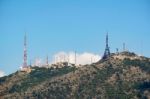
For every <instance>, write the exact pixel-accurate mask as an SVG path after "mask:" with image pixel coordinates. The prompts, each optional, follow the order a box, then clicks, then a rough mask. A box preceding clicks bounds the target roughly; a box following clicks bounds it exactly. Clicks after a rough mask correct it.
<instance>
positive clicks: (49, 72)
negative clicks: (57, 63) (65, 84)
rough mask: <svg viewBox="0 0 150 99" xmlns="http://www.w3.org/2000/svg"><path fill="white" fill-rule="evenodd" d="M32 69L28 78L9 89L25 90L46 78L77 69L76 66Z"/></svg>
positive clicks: (11, 91) (12, 90)
mask: <svg viewBox="0 0 150 99" xmlns="http://www.w3.org/2000/svg"><path fill="white" fill-rule="evenodd" d="M32 69H34V70H33V71H32V72H31V73H29V74H28V75H27V78H26V79H25V80H24V81H23V82H21V83H19V84H14V86H12V88H11V89H10V90H9V92H10V93H14V92H25V91H26V90H27V89H28V88H29V87H33V86H36V85H37V84H40V83H41V82H43V81H45V80H48V79H51V78H53V77H56V76H61V75H64V74H67V73H69V72H72V71H75V70H76V68H75V67H67V66H66V67H63V68H57V69H54V68H44V67H43V68H39V67H34V68H32Z"/></svg>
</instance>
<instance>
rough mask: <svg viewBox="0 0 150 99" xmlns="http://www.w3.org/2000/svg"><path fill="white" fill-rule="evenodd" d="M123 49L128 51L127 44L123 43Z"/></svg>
mask: <svg viewBox="0 0 150 99" xmlns="http://www.w3.org/2000/svg"><path fill="white" fill-rule="evenodd" d="M123 51H126V44H125V43H123Z"/></svg>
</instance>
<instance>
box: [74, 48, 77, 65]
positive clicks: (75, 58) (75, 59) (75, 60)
mask: <svg viewBox="0 0 150 99" xmlns="http://www.w3.org/2000/svg"><path fill="white" fill-rule="evenodd" d="M76 54H77V52H76V51H75V56H74V62H75V63H74V64H75V65H76V63H77V55H76Z"/></svg>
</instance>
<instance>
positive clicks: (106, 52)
mask: <svg viewBox="0 0 150 99" xmlns="http://www.w3.org/2000/svg"><path fill="white" fill-rule="evenodd" d="M109 56H110V50H109V46H108V33H107V34H106V48H105V52H104V55H103V58H102V59H107V58H108V57H109Z"/></svg>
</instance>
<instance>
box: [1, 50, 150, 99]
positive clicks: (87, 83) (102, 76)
mask: <svg viewBox="0 0 150 99" xmlns="http://www.w3.org/2000/svg"><path fill="white" fill-rule="evenodd" d="M0 98H2V99H3V98H5V99H9V98H19V99H20V98H24V99H28V98H33V99H43V98H46V99H149V98H150V58H147V57H141V56H138V55H136V54H134V53H131V52H121V53H116V54H111V56H110V57H109V58H108V59H106V60H100V61H99V62H97V63H93V64H90V65H84V66H81V67H78V68H76V67H75V66H74V67H68V66H64V67H62V68H44V67H43V68H39V67H32V71H31V72H30V73H26V72H21V71H17V72H16V73H13V74H11V75H9V76H5V77H2V78H0Z"/></svg>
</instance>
